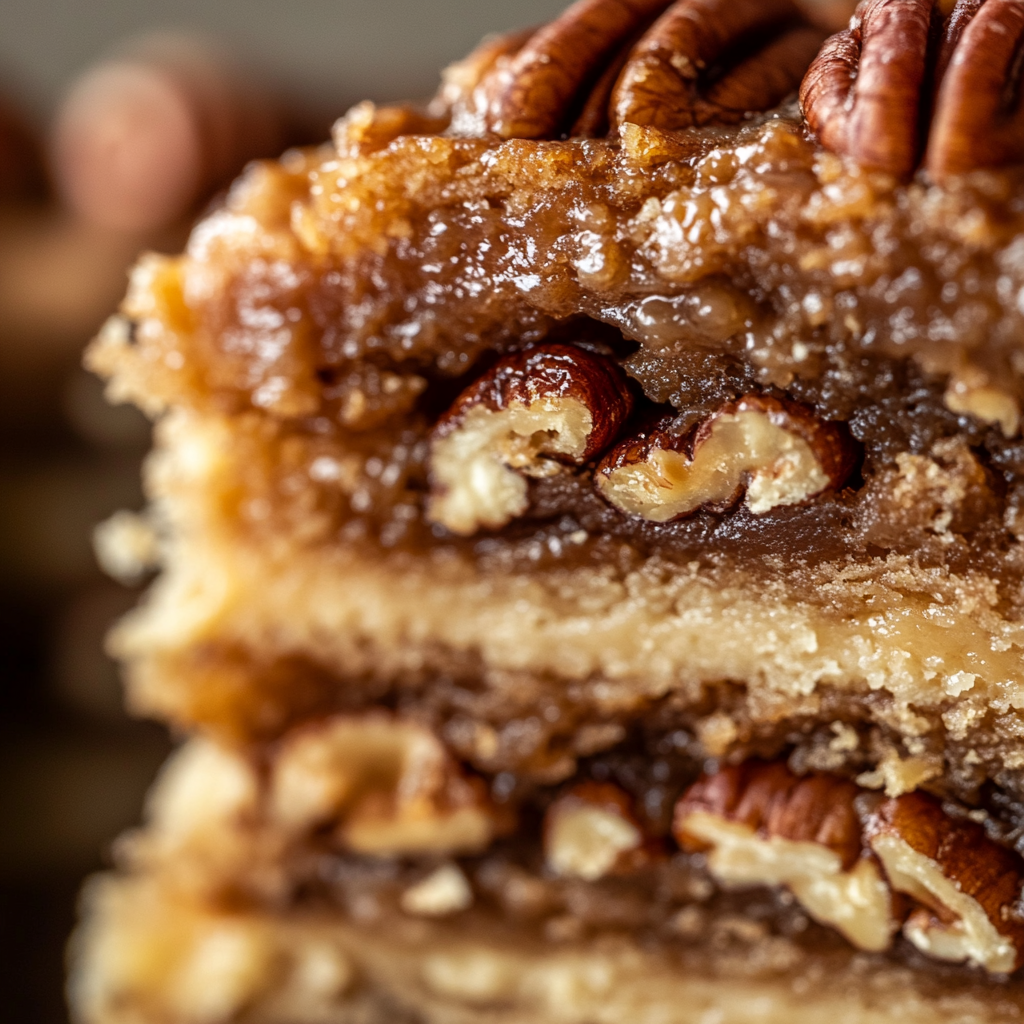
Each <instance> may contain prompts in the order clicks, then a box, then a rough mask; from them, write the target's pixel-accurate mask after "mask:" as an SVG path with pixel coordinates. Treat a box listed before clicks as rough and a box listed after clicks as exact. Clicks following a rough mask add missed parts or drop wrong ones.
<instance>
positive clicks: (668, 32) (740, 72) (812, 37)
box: [438, 0, 825, 139]
mask: <svg viewBox="0 0 1024 1024" xmlns="http://www.w3.org/2000/svg"><path fill="white" fill-rule="evenodd" d="M660 15H663V17H661V18H660V19H659V16H660ZM824 35H825V34H824V32H823V31H822V30H821V29H820V28H817V27H814V26H812V25H811V24H809V22H808V19H807V17H806V16H805V14H804V13H803V12H802V11H801V9H800V7H799V6H798V4H797V3H796V0H676V2H675V3H674V4H673V3H672V2H671V0H579V2H578V3H576V4H574V5H573V6H572V7H570V8H569V9H568V10H567V11H566V12H565V13H564V14H563V15H562V16H561V17H559V18H557V19H556V20H555V21H553V22H551V24H549V25H546V26H544V27H543V28H541V29H539V30H537V31H536V32H534V33H533V34H532V35H529V37H528V38H524V37H523V36H522V35H519V36H508V37H503V38H502V39H499V40H497V41H491V42H488V43H486V44H485V45H484V46H483V47H481V48H480V49H479V50H478V51H476V52H475V53H474V54H472V55H471V56H470V57H469V58H468V59H467V60H466V61H464V62H462V63H461V64H457V65H455V66H454V68H453V69H452V70H450V71H449V72H448V74H447V75H446V79H445V85H444V87H443V88H442V90H441V93H440V94H439V98H438V103H439V105H440V106H441V107H443V108H444V109H447V110H448V111H449V112H450V115H451V129H450V130H451V132H452V133H453V134H456V135H475V134H493V135H498V136H500V137H502V138H529V139H544V138H557V137H559V136H560V135H562V134H570V135H574V136H600V135H603V134H606V133H607V132H608V131H609V129H610V130H612V131H616V130H618V128H619V126H620V125H622V124H625V123H627V122H628V123H633V124H640V125H643V126H656V127H660V128H682V127H688V126H691V125H698V124H710V123H735V122H738V121H740V120H742V119H743V118H744V117H747V116H748V115H750V114H751V113H753V112H757V111H761V110H767V109H769V108H771V107H773V106H775V105H777V104H778V103H779V102H781V101H782V100H783V99H785V97H786V96H788V95H789V94H790V93H792V92H794V91H795V90H796V89H797V87H798V86H799V84H800V78H801V76H802V75H803V73H804V71H805V70H806V68H807V66H808V64H809V63H810V61H811V60H812V58H813V57H814V55H815V53H816V52H817V50H818V47H819V46H820V44H821V42H822V40H823V38H824Z"/></svg>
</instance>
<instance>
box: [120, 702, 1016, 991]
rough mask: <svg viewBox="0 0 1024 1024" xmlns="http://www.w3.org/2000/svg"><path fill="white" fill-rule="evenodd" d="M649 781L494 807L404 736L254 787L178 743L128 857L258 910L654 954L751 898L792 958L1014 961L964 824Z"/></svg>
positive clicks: (616, 771) (775, 768) (837, 800)
mask: <svg viewBox="0 0 1024 1024" xmlns="http://www.w3.org/2000/svg"><path fill="white" fill-rule="evenodd" d="M654 764H655V765H660V766H661V767H660V768H657V770H653V771H651V770H650V769H651V767H652V762H651V758H650V757H649V756H647V755H645V756H644V757H642V758H641V759H640V760H639V761H638V760H637V759H636V754H635V753H630V752H629V751H628V750H625V749H623V751H622V752H621V753H620V752H618V751H617V750H616V749H615V748H612V749H610V750H608V751H606V752H605V753H603V754H601V755H599V756H597V757H595V758H594V759H593V760H591V761H589V762H588V763H587V764H585V765H584V766H582V767H581V770H580V772H579V773H578V774H577V775H576V776H575V777H574V778H572V779H570V780H568V781H567V782H565V783H564V784H561V785H556V786H550V785H549V786H543V785H542V786H539V787H538V786H533V787H527V788H525V789H521V790H517V789H516V787H515V785H513V787H512V789H511V790H510V789H509V787H508V780H507V778H505V777H504V776H497V777H495V778H493V779H490V780H489V781H490V785H489V786H488V780H487V779H485V778H484V777H481V776H477V775H475V774H474V773H473V772H471V771H469V770H468V769H466V768H464V767H462V766H459V765H458V764H457V762H455V760H454V759H453V758H452V757H451V755H450V753H449V752H448V751H446V749H445V748H444V746H443V745H442V744H441V743H440V742H439V741H438V740H437V738H436V737H435V736H434V735H433V734H432V733H431V732H430V731H429V730H427V729H425V728H423V727H422V726H419V725H416V724H413V723H412V722H411V721H409V720H403V719H402V718H399V717H393V716H391V715H387V714H384V713H382V712H375V713H371V714H369V715H348V716H336V717H332V718H328V719H325V720H322V721H321V722H318V723H315V724H311V725H307V726H305V727H303V729H301V730H300V731H299V732H298V734H296V735H295V736H294V737H293V738H291V739H288V740H287V741H286V742H285V743H284V744H283V745H281V746H278V747H276V748H274V749H273V750H272V751H271V753H270V759H269V763H268V768H269V771H268V772H263V773H261V772H259V771H258V770H257V769H256V767H255V766H254V765H252V764H250V763H248V762H247V761H246V760H245V759H244V758H241V757H239V756H238V755H234V754H229V753H227V752H226V751H218V750H217V749H216V748H213V747H211V746H210V745H209V744H207V743H206V742H205V741H196V742H195V743H193V744H192V745H191V746H190V747H188V748H186V749H185V750H184V751H183V753H182V754H181V755H180V756H179V758H178V760H177V762H176V763H175V764H174V765H173V767H172V768H171V769H169V771H168V772H167V774H166V775H165V778H164V781H163V782H162V783H161V786H160V788H159V789H158V792H157V794H156V796H155V798H154V802H153V811H154V818H155V820H154V822H153V825H152V827H151V829H150V830H149V832H148V833H147V835H146V836H145V837H144V838H143V839H140V840H138V841H137V842H136V845H135V847H134V850H133V856H135V857H136V858H142V859H143V860H144V861H145V860H147V859H148V860H149V861H150V862H152V861H153V860H154V859H155V860H156V861H157V862H162V864H163V868H162V869H163V870H166V871H171V872H173V873H178V874H179V875H180V877H181V879H183V880H184V882H185V884H189V885H192V884H195V883H194V881H189V879H192V880H194V879H196V878H201V879H205V881H204V883H203V884H204V885H206V886H211V885H212V886H213V888H214V891H223V892H232V893H234V894H235V895H236V898H238V897H241V898H245V899H253V898H255V899H267V898H270V899H272V900H274V901H275V903H276V902H278V901H280V899H281V898H282V896H283V895H284V894H286V893H292V894H293V895H292V896H291V898H292V899H298V898H300V896H299V894H300V893H306V894H307V897H306V898H314V897H315V895H316V894H317V893H320V894H323V895H328V896H331V893H332V892H334V895H333V896H331V898H339V897H340V895H341V894H342V893H347V892H348V889H347V887H348V885H349V880H346V879H350V881H351V883H352V884H355V885H356V886H357V888H358V886H360V885H364V884H367V883H369V884H370V885H371V890H372V887H373V886H377V887H378V891H376V895H375V896H374V897H373V898H375V899H376V898H382V899H384V900H385V901H387V900H392V901H393V903H394V906H395V909H396V912H400V913H402V914H405V915H409V916H413V917H451V916H453V915H458V914H461V913H464V912H467V911H469V910H471V909H473V908H477V907H482V906H484V905H486V904H487V903H488V902H489V901H492V900H493V899H494V898H495V897H496V895H499V894H500V895H499V898H500V900H502V901H511V903H509V905H508V906H506V912H507V913H509V914H510V917H511V919H512V920H513V921H519V922H520V923H526V922H534V926H536V925H537V924H540V925H542V927H543V929H544V931H545V933H546V934H548V935H549V936H554V935H555V934H556V933H558V932H559V930H563V931H564V930H565V929H569V931H568V932H566V935H568V934H570V933H571V932H572V929H574V928H575V929H576V932H575V933H576V934H579V929H581V928H594V927H596V928H598V929H600V928H601V927H608V926H611V927H613V928H619V929H621V928H622V927H623V926H624V925H625V926H627V927H633V928H636V929H639V930H641V931H650V929H651V928H652V927H653V928H654V931H653V932H652V933H651V938H652V939H653V938H655V937H656V936H658V937H659V938H658V941H671V936H672V935H673V934H677V935H678V934H681V933H682V932H681V931H680V929H682V931H685V925H684V922H685V921H686V920H687V919H688V916H689V917H694V915H696V916H697V917H698V918H701V919H704V920H707V921H709V925H708V926H710V921H712V920H713V919H714V915H715V914H719V913H726V910H725V908H729V910H728V913H730V914H733V915H735V914H737V913H738V914H740V915H742V914H743V913H744V912H745V909H744V908H745V907H746V908H748V909H749V908H754V907H757V906H761V907H762V909H761V910H758V911H756V914H755V918H756V915H760V916H761V918H762V920H763V919H764V916H765V911H764V909H763V906H764V902H763V898H762V897H761V896H759V895H758V894H759V893H760V894H765V893H767V894H773V896H772V898H773V899H775V900H776V902H775V904H774V906H775V908H776V909H775V911H774V912H773V913H774V914H775V916H776V918H777V920H778V922H779V925H780V927H781V926H782V922H783V921H784V920H788V918H790V917H792V912H793V908H796V910H797V912H798V913H799V914H803V915H806V917H807V918H809V919H810V920H811V921H814V922H817V924H818V925H820V926H821V927H820V929H819V930H818V931H817V932H812V933H810V934H809V935H808V939H807V941H808V942H810V943H811V944H814V943H819V944H820V943H821V942H823V941H833V942H838V941H844V942H846V943H848V944H849V945H850V946H853V947H855V948H856V949H859V950H863V951H866V952H871V953H887V954H891V955H895V954H897V953H899V951H900V950H904V951H906V950H907V949H911V948H913V949H916V950H917V951H918V952H920V953H922V954H924V956H925V957H927V958H929V959H931V960H936V961H945V962H947V963H952V964H961V965H964V966H966V967H967V968H970V969H976V970H983V971H985V972H987V973H988V974H989V975H1010V974H1012V973H1014V972H1015V971H1017V970H1018V969H1019V968H1020V967H1021V965H1022V963H1024V915H1022V907H1021V899H1022V886H1024V860H1022V859H1021V857H1020V855H1019V854H1018V853H1016V852H1015V851H1014V850H1013V849H1011V848H1010V847H1008V846H1007V845H1003V844H1001V843H999V842H996V841H994V840H993V839H992V838H990V836H989V835H988V834H987V832H986V829H985V828H984V827H982V825H980V824H978V822H977V821H976V820H973V819H974V818H977V817H978V815H977V813H976V812H968V811H967V810H966V809H964V808H963V807H962V806H955V805H952V804H943V803H942V802H941V801H940V800H939V799H937V798H936V797H934V796H931V795H928V794H926V793H923V792H921V791H914V792H910V793H905V794H903V795H901V796H898V797H886V796H884V795H882V794H880V793H878V792H875V791H873V790H868V789H865V788H863V787H862V786H860V785H858V784H857V783H855V782H854V781H852V780H850V779H848V778H844V777H842V776H839V775H835V774H829V773H823V772H809V773H806V774H803V775H797V774H796V773H795V772H794V771H793V770H792V769H791V768H790V767H788V766H787V764H786V763H785V762H784V761H773V762H765V761H759V760H749V761H746V762H744V763H742V764H740V765H736V766H729V767H722V768H719V769H717V770H712V771H711V772H708V773H702V772H701V768H700V765H699V763H698V762H696V761H692V760H687V759H685V758H682V759H680V758H677V759H676V760H675V763H672V764H667V763H666V762H665V761H664V759H660V758H655V759H654ZM631 766H632V767H631ZM371 767H372V768H373V775H372V784H371V783H368V780H369V779H370V776H367V774H366V773H367V771H368V769H369V768H371ZM638 769H639V771H638ZM299 778H301V781H302V785H301V786H300V787H296V785H295V783H296V782H297V780H298V779H299ZM644 780H646V781H644ZM488 789H489V790H490V793H489V794H488V793H487V790H488ZM311 800H312V801H313V803H311ZM314 804H315V806H314ZM197 805H198V806H201V808H202V811H203V813H202V814H201V815H200V816H198V817H197V815H196V814H195V808H196V806H197ZM200 819H201V820H200ZM367 854H368V855H369V856H370V858H371V859H370V860H369V861H366V860H365V859H363V858H365V855H367ZM196 858H200V859H202V860H203V861H204V862H205V867H204V870H203V871H201V872H199V873H198V874H196V873H195V872H194V870H193V869H192V868H190V866H189V865H190V864H193V863H194V861H195V860H196ZM386 864H391V865H392V867H390V868H388V867H385V865H386ZM374 865H376V866H374ZM403 865H404V866H403ZM374 877H376V879H377V881H376V882H374V881H373V879H374ZM332 879H335V880H336V881H332ZM334 886H338V887H339V888H338V889H337V891H335V890H334V889H332V887H334ZM381 886H383V889H381V888H380V887H381ZM388 892H390V893H391V895H390V896H389V895H387V893H388ZM716 892H717V893H718V895H717V896H714V894H715V893H716ZM357 895H358V892H356V893H352V894H349V895H347V896H345V897H344V898H345V899H349V898H356V896H357ZM316 898H319V897H316ZM359 898H360V899H362V900H363V901H364V904H365V901H366V900H367V899H369V898H370V893H369V892H366V891H362V892H361V896H359ZM517 901H518V904H519V905H518V909H516V907H515V904H516V902H517ZM524 901H525V902H524ZM759 901H760V902H759ZM627 907H628V908H630V909H628V910H627V909H626V908H627ZM716 907H717V908H718V909H716ZM787 908H788V909H787ZM364 912H365V910H364ZM377 912H378V913H379V911H377ZM751 912H753V911H751ZM567 915H568V918H571V917H572V916H573V915H577V917H578V918H579V919H578V920H577V921H576V923H575V924H571V922H570V921H569V920H568V918H567ZM709 915H710V917H709ZM769 919H770V915H769ZM588 922H589V923H588ZM602 922H603V924H602ZM627 922H628V924H627ZM762 927H763V926H762ZM785 927H786V928H791V927H792V925H791V924H787V925H785ZM806 927H807V926H806V924H805V925H804V928H806ZM800 930H801V929H800V928H797V929H796V932H793V934H797V933H799V932H800ZM762 934H763V933H762ZM828 935H832V936H834V938H833V939H831V940H829V939H827V938H824V937H825V936H828ZM840 936H841V940H840V939H839V937H840ZM901 955H902V954H901Z"/></svg>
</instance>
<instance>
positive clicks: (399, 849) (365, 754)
mask: <svg viewBox="0 0 1024 1024" xmlns="http://www.w3.org/2000/svg"><path fill="white" fill-rule="evenodd" d="M270 812H271V817H272V819H273V820H274V821H275V822H276V823H277V824H278V825H280V826H282V827H283V828H285V829H286V830H289V831H292V832H297V833H303V832H308V831H310V830H313V829H324V828H329V829H331V830H332V831H333V835H334V836H335V838H336V839H337V841H338V842H339V843H340V844H341V845H342V846H344V847H346V848H348V849H350V850H355V851H357V852H359V853H368V854H373V855H377V856H400V855H402V854H425V853H475V852H479V851H480V850H483V849H484V848H485V847H486V846H487V845H488V844H489V843H490V841H491V839H492V838H493V837H494V835H495V834H496V833H497V832H498V831H499V827H500V822H499V815H498V813H497V811H496V810H495V808H493V807H492V806H491V805H490V803H489V802H488V800H487V797H486V793H485V791H484V786H483V783H482V782H481V781H480V780H479V779H474V778H470V777H468V776H467V775H466V774H465V773H464V772H463V771H462V770H461V769H460V768H459V766H458V765H457V764H456V763H455V762H454V760H453V759H452V758H451V756H450V755H449V754H448V752H447V751H446V750H445V748H444V747H443V746H442V745H441V743H440V742H439V741H438V740H437V738H436V737H435V736H434V734H433V733H431V732H429V731H428V730H427V729H424V728H423V727H422V726H419V725H415V724H413V723H410V722H402V721H399V720H396V719H393V718H390V717H388V716H387V715H384V714H370V715H362V716H351V717H349V716H338V717H335V718H331V719H327V720H326V721H324V722H321V723H318V724H317V725H315V726H310V727H309V728H307V729H304V730H301V731H300V732H299V733H298V734H297V735H295V736H292V737H290V738H289V739H288V740H287V742H286V743H285V745H284V746H283V747H282V748H281V750H280V751H279V753H278V756H277V757H276V759H275V761H274V768H273V773H272V778H271V797H270Z"/></svg>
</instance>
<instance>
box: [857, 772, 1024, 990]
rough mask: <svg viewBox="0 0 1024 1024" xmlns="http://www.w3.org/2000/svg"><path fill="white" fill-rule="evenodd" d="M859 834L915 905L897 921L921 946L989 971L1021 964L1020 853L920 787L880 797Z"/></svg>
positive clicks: (1023, 880)
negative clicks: (951, 812) (949, 811)
mask: <svg viewBox="0 0 1024 1024" xmlns="http://www.w3.org/2000/svg"><path fill="white" fill-rule="evenodd" d="M866 833H867V839H868V844H869V845H870V847H871V849H872V850H873V851H874V853H875V854H876V856H877V857H878V859H879V860H880V861H881V862H882V865H883V867H884V868H885V873H886V876H887V877H888V879H889V882H890V884H891V885H892V887H893V888H894V889H895V890H897V891H898V892H902V893H906V894H907V895H908V896H910V897H911V898H912V899H914V900H915V901H917V903H919V904H922V908H921V909H918V910H915V911H914V912H913V913H911V915H910V916H909V917H908V918H907V921H906V923H905V924H904V926H903V933H904V935H906V937H907V938H908V939H909V940H910V942H912V943H913V944H914V945H915V946H916V947H917V948H918V949H920V950H921V952H922V953H926V954H927V955H928V956H933V957H936V958H937V959H940V960H951V961H954V962H967V963H970V964H974V965H976V966H979V967H983V968H985V969H986V970H988V971H991V972H993V973H996V974H1008V973H1010V972H1012V971H1015V970H1017V969H1018V968H1019V967H1021V966H1024V917H1022V916H1021V888H1022V884H1024V862H1022V861H1021V859H1020V857H1018V856H1017V855H1016V854H1015V853H1013V852H1012V851H1010V850H1008V849H1005V848H1004V847H1002V846H999V845H998V844H997V843H994V842H992V840H991V839H989V838H988V837H987V836H986V834H985V830H984V829H983V828H982V827H981V826H980V825H978V824H976V823H975V822H973V821H958V820H954V819H953V818H951V817H950V816H949V815H948V814H946V813H945V812H944V811H943V809H942V807H941V806H940V804H939V802H938V801H937V800H935V799H934V798H933V797H930V796H927V795H926V794H924V793H919V792H918V793H908V794H905V795H904V796H901V797H899V798H897V799H895V800H887V801H885V802H884V803H883V804H881V806H880V807H879V808H878V809H877V810H876V812H875V813H874V815H873V816H872V817H871V818H870V819H869V820H868V823H867V828H866Z"/></svg>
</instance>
